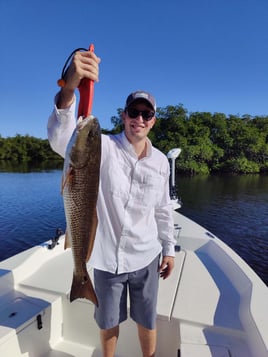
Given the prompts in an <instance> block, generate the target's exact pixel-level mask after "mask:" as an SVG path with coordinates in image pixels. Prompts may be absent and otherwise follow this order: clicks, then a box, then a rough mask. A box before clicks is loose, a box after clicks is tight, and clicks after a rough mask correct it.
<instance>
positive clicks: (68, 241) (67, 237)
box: [64, 231, 72, 249]
mask: <svg viewBox="0 0 268 357" xmlns="http://www.w3.org/2000/svg"><path fill="white" fill-rule="evenodd" d="M71 247H72V244H71V240H70V237H69V234H68V231H66V232H65V240H64V249H67V248H71Z"/></svg>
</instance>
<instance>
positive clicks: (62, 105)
mask: <svg viewBox="0 0 268 357" xmlns="http://www.w3.org/2000/svg"><path fill="white" fill-rule="evenodd" d="M74 99H75V96H74V90H73V89H70V88H68V87H64V88H62V89H61V90H60V92H59V94H58V96H57V102H56V106H57V108H58V109H66V108H68V107H70V106H71V105H72V104H73V102H74Z"/></svg>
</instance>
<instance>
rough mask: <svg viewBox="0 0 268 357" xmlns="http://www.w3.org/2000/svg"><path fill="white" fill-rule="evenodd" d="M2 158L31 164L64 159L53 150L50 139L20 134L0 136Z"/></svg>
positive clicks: (0, 156)
mask: <svg viewBox="0 0 268 357" xmlns="http://www.w3.org/2000/svg"><path fill="white" fill-rule="evenodd" d="M0 160H1V161H10V162H13V163H30V164H34V163H42V162H45V161H51V160H54V161H62V159H61V158H60V156H59V155H57V154H56V153H54V152H53V151H52V149H51V148H50V145H49V142H48V140H44V139H38V138H35V137H33V136H29V135H26V136H21V135H18V134H17V135H16V136H15V137H8V138H2V137H1V136H0Z"/></svg>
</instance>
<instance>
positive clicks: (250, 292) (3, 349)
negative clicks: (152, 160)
mask: <svg viewBox="0 0 268 357" xmlns="http://www.w3.org/2000/svg"><path fill="white" fill-rule="evenodd" d="M179 153H180V150H179V149H172V151H171V152H169V154H168V158H169V160H170V162H171V179H172V184H171V188H173V191H172V192H173V194H172V201H173V203H174V236H175V237H176V240H177V245H176V257H175V268H174V271H173V273H172V275H171V276H170V277H169V278H168V279H166V280H162V279H161V280H160V286H159V296H158V305H157V331H158V340H157V353H156V356H157V357H178V356H180V357H209V356H213V357H267V356H268V309H267V307H268V288H267V286H266V285H265V284H264V282H263V281H262V280H261V279H260V278H259V277H258V276H257V274H256V273H255V272H254V271H253V270H252V269H251V268H250V267H249V266H248V265H247V264H246V262H245V261H244V260H243V259H242V258H241V257H239V256H238V255H237V254H236V253H235V252H234V251H233V250H232V249H231V248H230V247H228V246H227V245H226V244H225V243H224V242H222V241H221V240H220V239H219V238H218V237H216V236H215V235H214V234H213V233H211V232H209V231H208V230H207V229H206V228H204V227H202V226H200V225H199V224H198V223H196V222H194V221H192V220H190V219H189V218H187V217H185V216H184V215H182V214H181V213H180V212H179V208H180V206H181V203H180V202H179V201H178V199H176V197H175V195H174V185H175V181H174V170H175V169H174V167H175V165H174V163H175V160H176V158H177V157H178V155H179ZM72 270H73V261H72V254H71V251H70V250H64V234H62V232H61V231H60V230H58V231H57V234H56V235H55V238H54V239H53V240H52V241H51V240H48V241H47V242H44V243H43V244H41V245H38V246H34V247H32V248H30V249H28V250H25V251H23V252H21V253H19V254H17V255H15V256H12V257H10V258H8V259H6V260H4V261H2V262H0V356H3V357H19V356H23V357H26V356H29V357H86V356H87V357H89V356H92V357H99V356H101V346H100V341H99V330H98V327H97V325H96V323H95V320H94V318H93V313H94V305H93V304H92V303H91V302H90V301H88V300H85V299H78V300H75V301H74V302H72V303H70V299H69V294H70V286H71V280H72ZM90 275H91V278H92V271H91V270H90ZM116 356H117V357H138V356H141V351H140V347H139V342H138V336H137V331H136V325H135V323H134V322H133V321H132V320H131V319H130V318H129V319H128V320H127V321H125V322H124V323H123V324H122V325H121V327H120V337H119V341H118V346H117V353H116Z"/></svg>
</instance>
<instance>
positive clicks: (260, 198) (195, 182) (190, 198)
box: [0, 170, 268, 285]
mask: <svg viewBox="0 0 268 357" xmlns="http://www.w3.org/2000/svg"><path fill="white" fill-rule="evenodd" d="M60 182H61V171H59V170H55V171H48V172H46V171H42V172H30V173H8V172H0V260H3V259H5V258H7V257H9V256H11V255H13V254H15V253H18V252H20V251H22V250H25V249H27V248H29V247H31V246H33V245H35V244H38V243H42V242H44V241H47V240H48V239H50V238H52V237H53V236H54V233H55V230H56V228H57V227H60V228H62V229H63V230H64V229H65V218H64V210H63V203H62V197H61V195H60ZM177 184H178V190H179V195H180V197H181V199H182V201H183V207H182V209H181V212H182V213H183V214H185V215H186V216H188V217H189V218H192V219H194V220H195V221H196V222H198V223H199V224H201V225H203V226H204V227H206V228H207V229H208V230H210V231H211V232H213V233H214V234H215V235H217V236H218V237H219V238H221V239H222V240H223V241H224V242H225V243H227V244H228V245H229V246H231V247H232V248H233V249H234V250H235V251H236V252H237V253H238V254H239V255H240V256H242V257H243V258H244V259H245V260H246V261H247V263H248V264H249V265H250V266H251V267H252V268H253V269H254V270H255V271H256V272H257V274H258V275H259V276H260V277H261V278H262V279H263V280H264V281H265V283H266V284H267V285H268V177H267V176H258V175H256V176H243V177H209V178H202V177H194V178H184V177H180V178H179V179H178V180H177Z"/></svg>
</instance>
